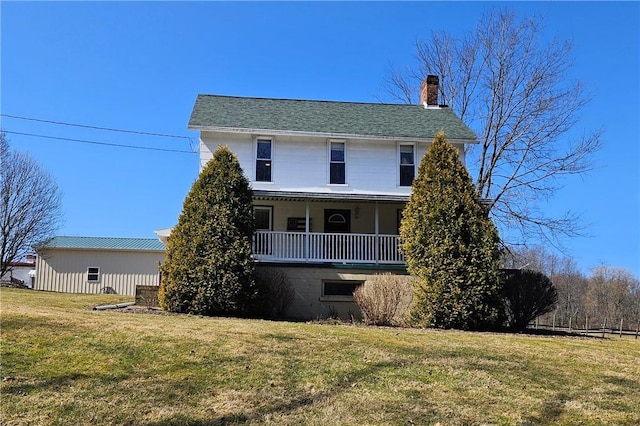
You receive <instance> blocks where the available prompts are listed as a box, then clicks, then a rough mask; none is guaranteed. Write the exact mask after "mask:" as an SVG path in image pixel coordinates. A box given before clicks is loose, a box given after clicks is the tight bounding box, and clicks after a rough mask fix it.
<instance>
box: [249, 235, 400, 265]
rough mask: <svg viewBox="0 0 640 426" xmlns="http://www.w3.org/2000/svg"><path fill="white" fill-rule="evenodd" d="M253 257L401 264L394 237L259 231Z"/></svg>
mask: <svg viewBox="0 0 640 426" xmlns="http://www.w3.org/2000/svg"><path fill="white" fill-rule="evenodd" d="M253 253H254V256H255V258H256V260H259V261H271V262H329V263H362V264H404V257H403V256H402V254H401V253H400V250H399V247H398V236H397V235H387V234H352V233H321V232H284V231H265V230H259V231H257V232H256V233H255V235H254V238H253Z"/></svg>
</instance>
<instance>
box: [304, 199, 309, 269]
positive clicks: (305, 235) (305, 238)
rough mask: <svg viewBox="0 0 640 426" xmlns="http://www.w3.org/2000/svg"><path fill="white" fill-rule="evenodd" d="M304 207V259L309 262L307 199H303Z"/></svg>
mask: <svg viewBox="0 0 640 426" xmlns="http://www.w3.org/2000/svg"><path fill="white" fill-rule="evenodd" d="M304 209H305V212H304V259H305V261H306V262H309V200H305V203H304Z"/></svg>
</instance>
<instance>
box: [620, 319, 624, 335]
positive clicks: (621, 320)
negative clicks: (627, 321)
mask: <svg viewBox="0 0 640 426" xmlns="http://www.w3.org/2000/svg"><path fill="white" fill-rule="evenodd" d="M623 321H624V317H622V318H620V337H622V322H623Z"/></svg>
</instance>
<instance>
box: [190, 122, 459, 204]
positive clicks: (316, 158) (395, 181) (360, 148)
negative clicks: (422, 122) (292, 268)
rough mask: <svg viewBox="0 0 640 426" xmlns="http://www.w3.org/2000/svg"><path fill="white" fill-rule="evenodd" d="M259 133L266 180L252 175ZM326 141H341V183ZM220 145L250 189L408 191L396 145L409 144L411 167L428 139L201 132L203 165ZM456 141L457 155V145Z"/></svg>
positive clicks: (409, 187)
mask: <svg viewBox="0 0 640 426" xmlns="http://www.w3.org/2000/svg"><path fill="white" fill-rule="evenodd" d="M262 138H271V140H272V145H271V148H272V150H271V164H272V166H271V169H272V170H271V181H270V182H266V181H265V182H261V181H256V179H255V173H256V155H257V146H256V141H257V139H262ZM331 141H334V142H340V141H345V166H344V167H345V184H333V185H332V184H330V183H329V182H330V170H329V169H330V162H331V160H330V158H331V157H330V154H331V149H330V142H331ZM219 145H226V146H228V147H229V148H230V149H231V151H233V153H234V154H236V156H237V157H238V160H239V161H240V165H241V166H242V168H243V170H244V173H245V175H246V176H247V178H248V179H249V180H250V181H251V187H252V188H253V189H254V190H269V191H300V192H315V193H319V192H320V193H322V192H326V193H340V192H348V193H350V194H358V193H366V194H383V195H384V194H399V195H408V194H410V192H411V186H400V146H401V145H403V146H404V145H406V146H408V147H413V166H412V167H413V169H414V170H416V169H417V165H418V164H419V163H420V159H421V158H422V156H423V155H424V153H425V152H426V151H427V149H428V147H429V145H430V144H429V143H428V142H416V143H412V142H403V141H395V140H388V141H383V140H375V141H372V140H367V139H357V138H349V139H348V140H345V139H337V138H336V139H334V138H331V139H327V138H320V137H310V136H296V135H278V137H277V138H272V137H271V136H268V135H265V136H256V135H250V134H242V133H230V132H229V133H224V132H209V131H203V132H202V146H201V148H202V149H201V165H202V166H203V167H204V165H205V164H206V162H207V161H208V160H209V159H210V158H211V157H212V155H213V152H215V150H216V149H217V147H218V146H219ZM456 146H457V147H458V149H459V150H460V153H461V154H460V155H461V157H462V156H463V153H462V152H463V151H462V146H461V145H460V144H458V145H456ZM407 149H408V148H407ZM414 174H415V173H414Z"/></svg>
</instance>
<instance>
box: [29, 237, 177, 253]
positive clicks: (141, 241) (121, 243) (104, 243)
mask: <svg viewBox="0 0 640 426" xmlns="http://www.w3.org/2000/svg"><path fill="white" fill-rule="evenodd" d="M38 248H39V249H51V248H60V249H95V250H136V251H164V244H162V242H160V240H158V239H157V238H112V237H66V236H59V237H53V238H51V239H50V240H48V241H46V242H45V243H44V244H42V245H40V246H39V247H38Z"/></svg>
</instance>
